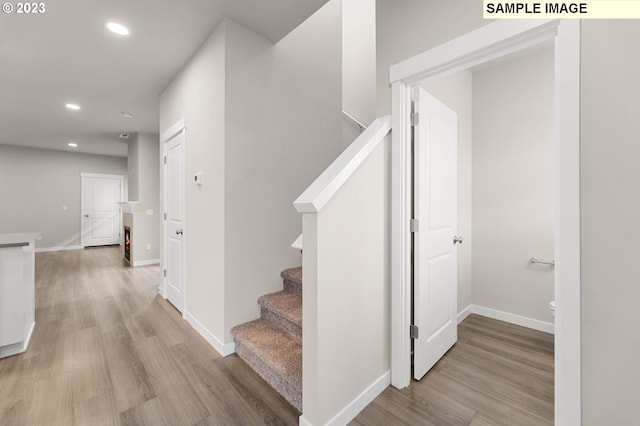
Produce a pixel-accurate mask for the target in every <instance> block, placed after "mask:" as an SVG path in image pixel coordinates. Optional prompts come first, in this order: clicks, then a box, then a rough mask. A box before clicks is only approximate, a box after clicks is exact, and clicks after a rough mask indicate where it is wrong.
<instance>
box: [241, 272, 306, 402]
mask: <svg viewBox="0 0 640 426" xmlns="http://www.w3.org/2000/svg"><path fill="white" fill-rule="evenodd" d="M280 275H281V276H282V279H283V283H284V290H283V291H279V292H277V293H271V294H265V295H264V296H261V297H260V298H259V299H258V304H259V305H260V319H257V320H254V321H251V322H248V323H245V324H240V325H238V326H236V327H234V328H232V329H231V335H232V336H233V340H234V342H235V344H236V353H237V354H238V356H240V358H242V359H243V360H244V361H245V362H246V363H247V364H249V366H251V368H253V369H254V370H255V371H256V372H257V373H258V374H259V375H260V376H261V377H262V378H263V379H264V380H266V381H267V383H269V384H270V385H271V386H272V387H273V388H274V389H275V390H277V391H278V392H279V393H280V395H282V396H283V397H284V398H285V399H286V400H287V401H289V402H290V403H291V405H293V406H294V407H296V408H297V409H298V411H302V268H292V269H286V270H284V271H282V273H281V274H280Z"/></svg>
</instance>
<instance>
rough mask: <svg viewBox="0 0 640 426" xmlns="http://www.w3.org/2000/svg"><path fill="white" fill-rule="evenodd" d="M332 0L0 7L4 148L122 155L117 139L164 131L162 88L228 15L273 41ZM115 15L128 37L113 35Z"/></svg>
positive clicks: (72, 1) (0, 140)
mask: <svg viewBox="0 0 640 426" xmlns="http://www.w3.org/2000/svg"><path fill="white" fill-rule="evenodd" d="M326 1H327V0H295V1H294V0H108V1H105V0H55V1H50V2H46V3H45V5H46V11H45V13H44V14H41V15H24V14H23V15H18V14H15V13H12V14H4V13H2V14H1V15H0V129H1V132H0V144H7V145H23V146H32V147H39V148H49V149H61V150H72V149H71V148H69V147H68V146H67V143H68V142H71V141H73V142H76V143H77V144H78V145H79V146H78V148H75V149H73V150H75V151H79V152H89V153H94V154H104V155H115V156H126V155H127V147H126V143H124V142H122V141H121V140H119V138H118V135H119V134H120V133H122V132H126V133H132V132H137V131H139V132H149V133H158V98H159V94H160V92H162V90H163V89H164V88H165V87H166V86H167V85H168V84H169V82H170V81H171V79H172V78H173V77H174V76H175V75H176V74H177V72H178V71H179V70H180V69H181V68H182V66H183V65H184V64H185V63H186V61H187V60H188V59H189V58H190V57H191V56H192V55H193V54H194V53H195V51H196V50H197V49H198V47H199V46H200V45H201V43H202V42H203V41H204V40H205V39H206V37H207V36H208V35H209V33H210V32H211V31H212V30H213V28H214V27H215V25H216V24H217V23H218V22H219V21H220V20H221V19H222V17H224V16H227V17H229V18H231V19H233V20H235V21H236V22H238V23H240V24H242V25H244V26H246V27H247V28H250V29H252V30H253V31H255V32H256V33H258V34H261V35H262V36H264V37H266V38H268V39H269V40H271V41H273V42H275V41H278V40H280V39H281V38H282V37H283V36H285V35H286V34H287V33H289V32H290V31H291V30H292V29H293V28H295V27H296V26H297V25H299V24H300V23H301V22H303V21H304V20H305V19H306V18H307V17H309V16H310V15H311V14H313V12H315V11H316V10H317V9H319V8H320V7H321V5H322V4H324V3H325V2H326ZM111 20H113V21H117V22H120V23H122V24H125V25H126V26H128V27H129V30H130V31H131V34H130V36H128V37H119V36H115V35H113V34H112V33H110V32H109V31H107V30H106V28H105V23H106V22H107V21H111ZM68 102H75V103H77V104H79V105H80V106H81V107H82V109H81V110H80V111H70V110H68V109H66V108H65V107H64V105H65V104H66V103H68ZM122 111H126V112H130V113H132V114H134V116H135V117H134V118H133V119H126V118H123V117H122V115H121V114H120V113H121V112H122Z"/></svg>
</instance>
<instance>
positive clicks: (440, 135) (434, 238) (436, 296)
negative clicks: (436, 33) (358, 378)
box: [413, 87, 458, 380]
mask: <svg viewBox="0 0 640 426" xmlns="http://www.w3.org/2000/svg"><path fill="white" fill-rule="evenodd" d="M413 100H414V111H415V112H417V113H418V114H419V115H418V124H417V125H416V126H415V127H414V218H415V219H417V220H418V224H417V231H416V232H415V233H414V239H413V241H414V243H413V244H414V262H413V265H414V280H413V281H414V287H413V314H414V324H415V325H416V326H417V327H418V337H417V338H416V339H414V367H413V376H414V378H415V379H418V380H419V379H421V378H422V377H423V376H424V375H425V374H426V373H427V371H429V369H431V367H433V365H434V364H435V363H436V362H437V361H438V360H439V359H440V358H441V357H442V355H444V354H445V353H446V352H447V351H448V350H449V349H450V348H451V346H453V345H454V344H455V342H456V341H457V338H458V329H457V291H458V289H457V287H458V277H457V251H456V244H457V243H458V241H457V236H456V230H457V115H456V113H455V112H453V111H451V110H450V109H449V108H447V107H446V106H445V105H443V104H442V103H441V102H440V101H438V100H437V99H436V98H434V97H433V96H431V95H429V94H428V93H427V92H426V91H425V90H424V89H421V88H419V87H416V88H415V89H414V91H413ZM454 239H456V240H454Z"/></svg>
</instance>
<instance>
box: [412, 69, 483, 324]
mask: <svg viewBox="0 0 640 426" xmlns="http://www.w3.org/2000/svg"><path fill="white" fill-rule="evenodd" d="M421 86H422V87H423V88H424V89H425V90H427V91H428V92H429V93H431V94H432V95H433V96H435V97H436V98H437V99H438V100H440V102H442V103H444V104H445V105H447V106H448V107H449V108H451V109H452V110H453V111H455V112H456V114H457V115H458V235H460V236H461V237H462V238H463V240H464V242H463V243H462V244H461V245H458V313H460V312H462V311H463V310H464V309H465V308H467V307H468V306H469V305H470V304H471V303H472V300H471V286H472V283H471V255H472V250H471V247H472V245H473V233H472V226H471V146H472V134H471V128H472V75H471V72H470V71H468V70H464V71H460V72H457V73H455V74H451V75H449V76H446V77H443V78H438V79H434V80H428V81H425V82H423V83H422V84H421Z"/></svg>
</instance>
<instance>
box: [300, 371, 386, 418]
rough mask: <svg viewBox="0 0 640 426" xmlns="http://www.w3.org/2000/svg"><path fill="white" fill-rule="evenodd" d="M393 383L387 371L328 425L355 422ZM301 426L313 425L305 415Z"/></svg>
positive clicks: (302, 416)
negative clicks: (359, 414)
mask: <svg viewBox="0 0 640 426" xmlns="http://www.w3.org/2000/svg"><path fill="white" fill-rule="evenodd" d="M390 383H391V372H390V371H387V372H386V373H384V374H383V375H382V376H380V377H378V378H377V379H376V380H375V381H374V382H373V383H371V384H370V385H369V386H367V388H366V389H365V390H364V391H362V393H360V395H358V396H356V397H355V398H354V399H353V401H351V402H350V403H349V404H347V405H346V406H345V407H344V408H343V409H342V410H340V411H339V412H338V414H336V415H335V416H333V418H332V419H331V420H329V421H328V422H327V423H326V424H327V425H346V424H347V423H349V422H350V421H351V420H353V419H354V418H355V417H356V416H357V415H358V413H360V412H361V411H362V410H364V409H365V407H366V406H367V405H369V404H370V403H371V402H372V401H373V400H374V399H376V397H377V396H378V395H380V394H381V393H382V392H383V391H384V390H385V389H386V388H387V387H388V386H389V384H390ZM298 421H299V423H298V424H300V425H309V426H311V425H312V423H311V422H309V421H308V420H307V419H305V417H304V414H303V415H301V416H300V418H299V420H298Z"/></svg>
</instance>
